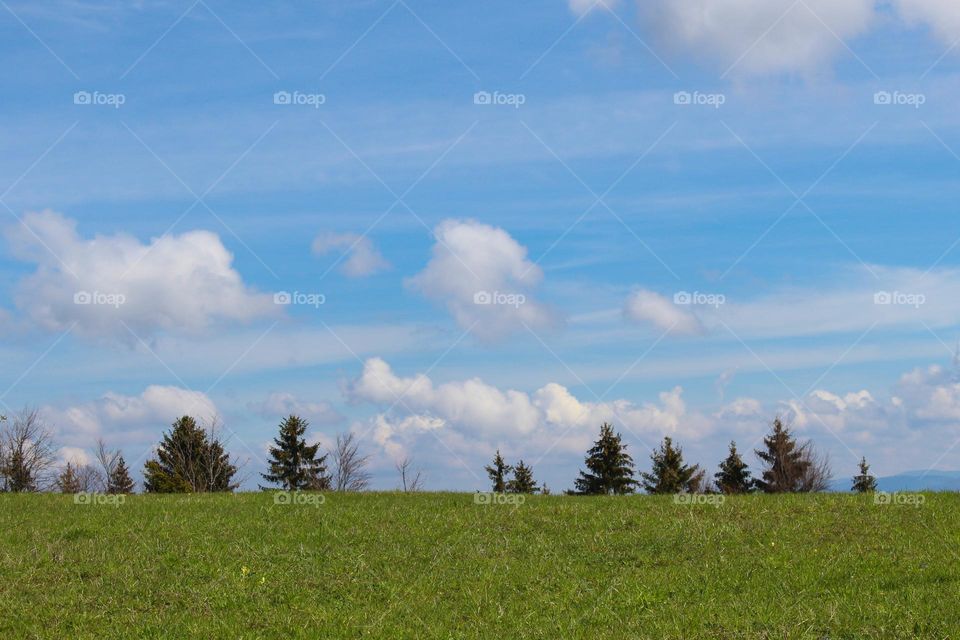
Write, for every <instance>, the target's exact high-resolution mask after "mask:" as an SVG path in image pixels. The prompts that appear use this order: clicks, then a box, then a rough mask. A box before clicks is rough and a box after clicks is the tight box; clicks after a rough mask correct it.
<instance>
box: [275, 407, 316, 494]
mask: <svg viewBox="0 0 960 640" xmlns="http://www.w3.org/2000/svg"><path fill="white" fill-rule="evenodd" d="M308 426H309V423H308V422H307V421H306V420H304V419H303V418H301V417H299V416H294V415H291V416H288V417H287V418H286V419H285V420H284V421H283V422H281V423H280V434H279V435H278V436H277V437H276V438H274V439H273V443H274V446H272V447H270V460H269V464H270V470H269V472H268V473H261V474H260V475H262V476H263V479H264V480H266V481H267V482H270V483H273V484H279V485H280V486H281V487H282V488H283V489H284V490H286V491H301V490H305V489H314V490H326V489H329V488H330V476H329V475H328V474H327V467H326V464H325V463H326V460H327V456H326V455H322V456H319V457H317V450H318V449H319V448H320V445H319V444H315V445H312V446H311V445H308V444H307V441H306V440H304V438H303V434H304V432H305V431H306V430H307V427H308ZM260 488H261V489H264V488H266V487H260Z"/></svg>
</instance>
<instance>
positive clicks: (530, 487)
mask: <svg viewBox="0 0 960 640" xmlns="http://www.w3.org/2000/svg"><path fill="white" fill-rule="evenodd" d="M539 490H540V488H539V487H538V486H537V483H536V481H534V479H533V469H531V468H530V467H528V466H527V465H525V464H524V463H523V460H521V461H520V462H518V463H517V466H516V467H514V468H513V478H511V479H510V481H509V482H507V492H508V493H536V492H537V491H539Z"/></svg>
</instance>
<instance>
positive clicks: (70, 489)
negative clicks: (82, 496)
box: [57, 462, 80, 493]
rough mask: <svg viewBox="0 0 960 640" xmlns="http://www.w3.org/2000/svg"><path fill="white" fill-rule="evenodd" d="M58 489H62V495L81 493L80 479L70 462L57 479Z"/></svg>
mask: <svg viewBox="0 0 960 640" xmlns="http://www.w3.org/2000/svg"><path fill="white" fill-rule="evenodd" d="M57 488H58V489H60V493H80V478H79V477H78V476H77V469H76V468H75V467H74V466H73V464H72V463H70V462H68V463H67V466H66V467H64V468H63V471H62V472H61V473H60V475H59V476H58V477H57Z"/></svg>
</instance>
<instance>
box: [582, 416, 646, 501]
mask: <svg viewBox="0 0 960 640" xmlns="http://www.w3.org/2000/svg"><path fill="white" fill-rule="evenodd" d="M626 450H627V445H625V444H623V442H622V439H621V438H620V434H619V433H616V434H615V433H614V432H613V427H612V426H610V425H609V424H607V423H604V424H603V425H602V426H601V427H600V437H599V438H598V439H597V441H596V442H595V443H594V445H593V446H592V447H591V448H590V449H589V450H588V451H587V458H586V460H585V461H584V464H586V465H587V471H581V472H580V477H579V478H577V479H576V482H575V486H576V493H578V494H580V495H608V494H616V495H620V494H625V493H633V491H634V486H635V485H636V484H637V481H636V480H634V479H633V458H631V457H630V456H629V455H628V454H627V451H626Z"/></svg>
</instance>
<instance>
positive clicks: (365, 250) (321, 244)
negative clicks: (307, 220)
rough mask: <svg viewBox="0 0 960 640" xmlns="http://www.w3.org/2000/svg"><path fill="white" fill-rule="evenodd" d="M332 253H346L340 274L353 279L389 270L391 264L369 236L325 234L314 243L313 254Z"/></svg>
mask: <svg viewBox="0 0 960 640" xmlns="http://www.w3.org/2000/svg"><path fill="white" fill-rule="evenodd" d="M332 251H341V252H345V253H346V258H344V259H343V260H342V261H341V263H340V267H339V268H340V272H341V273H343V274H344V275H346V276H349V277H351V278H361V277H363V276H369V275H373V274H374V273H378V272H380V271H383V270H384V269H387V268H388V267H389V266H390V264H389V263H388V262H387V261H386V259H384V257H383V256H382V255H381V254H380V251H379V250H378V249H377V247H376V246H374V244H373V241H372V240H370V238H368V237H367V236H361V235H358V234H355V233H324V234H321V235H319V236H317V237H316V238H315V239H314V241H313V252H314V253H315V254H316V255H318V256H322V255H326V254H328V253H330V252H332Z"/></svg>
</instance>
